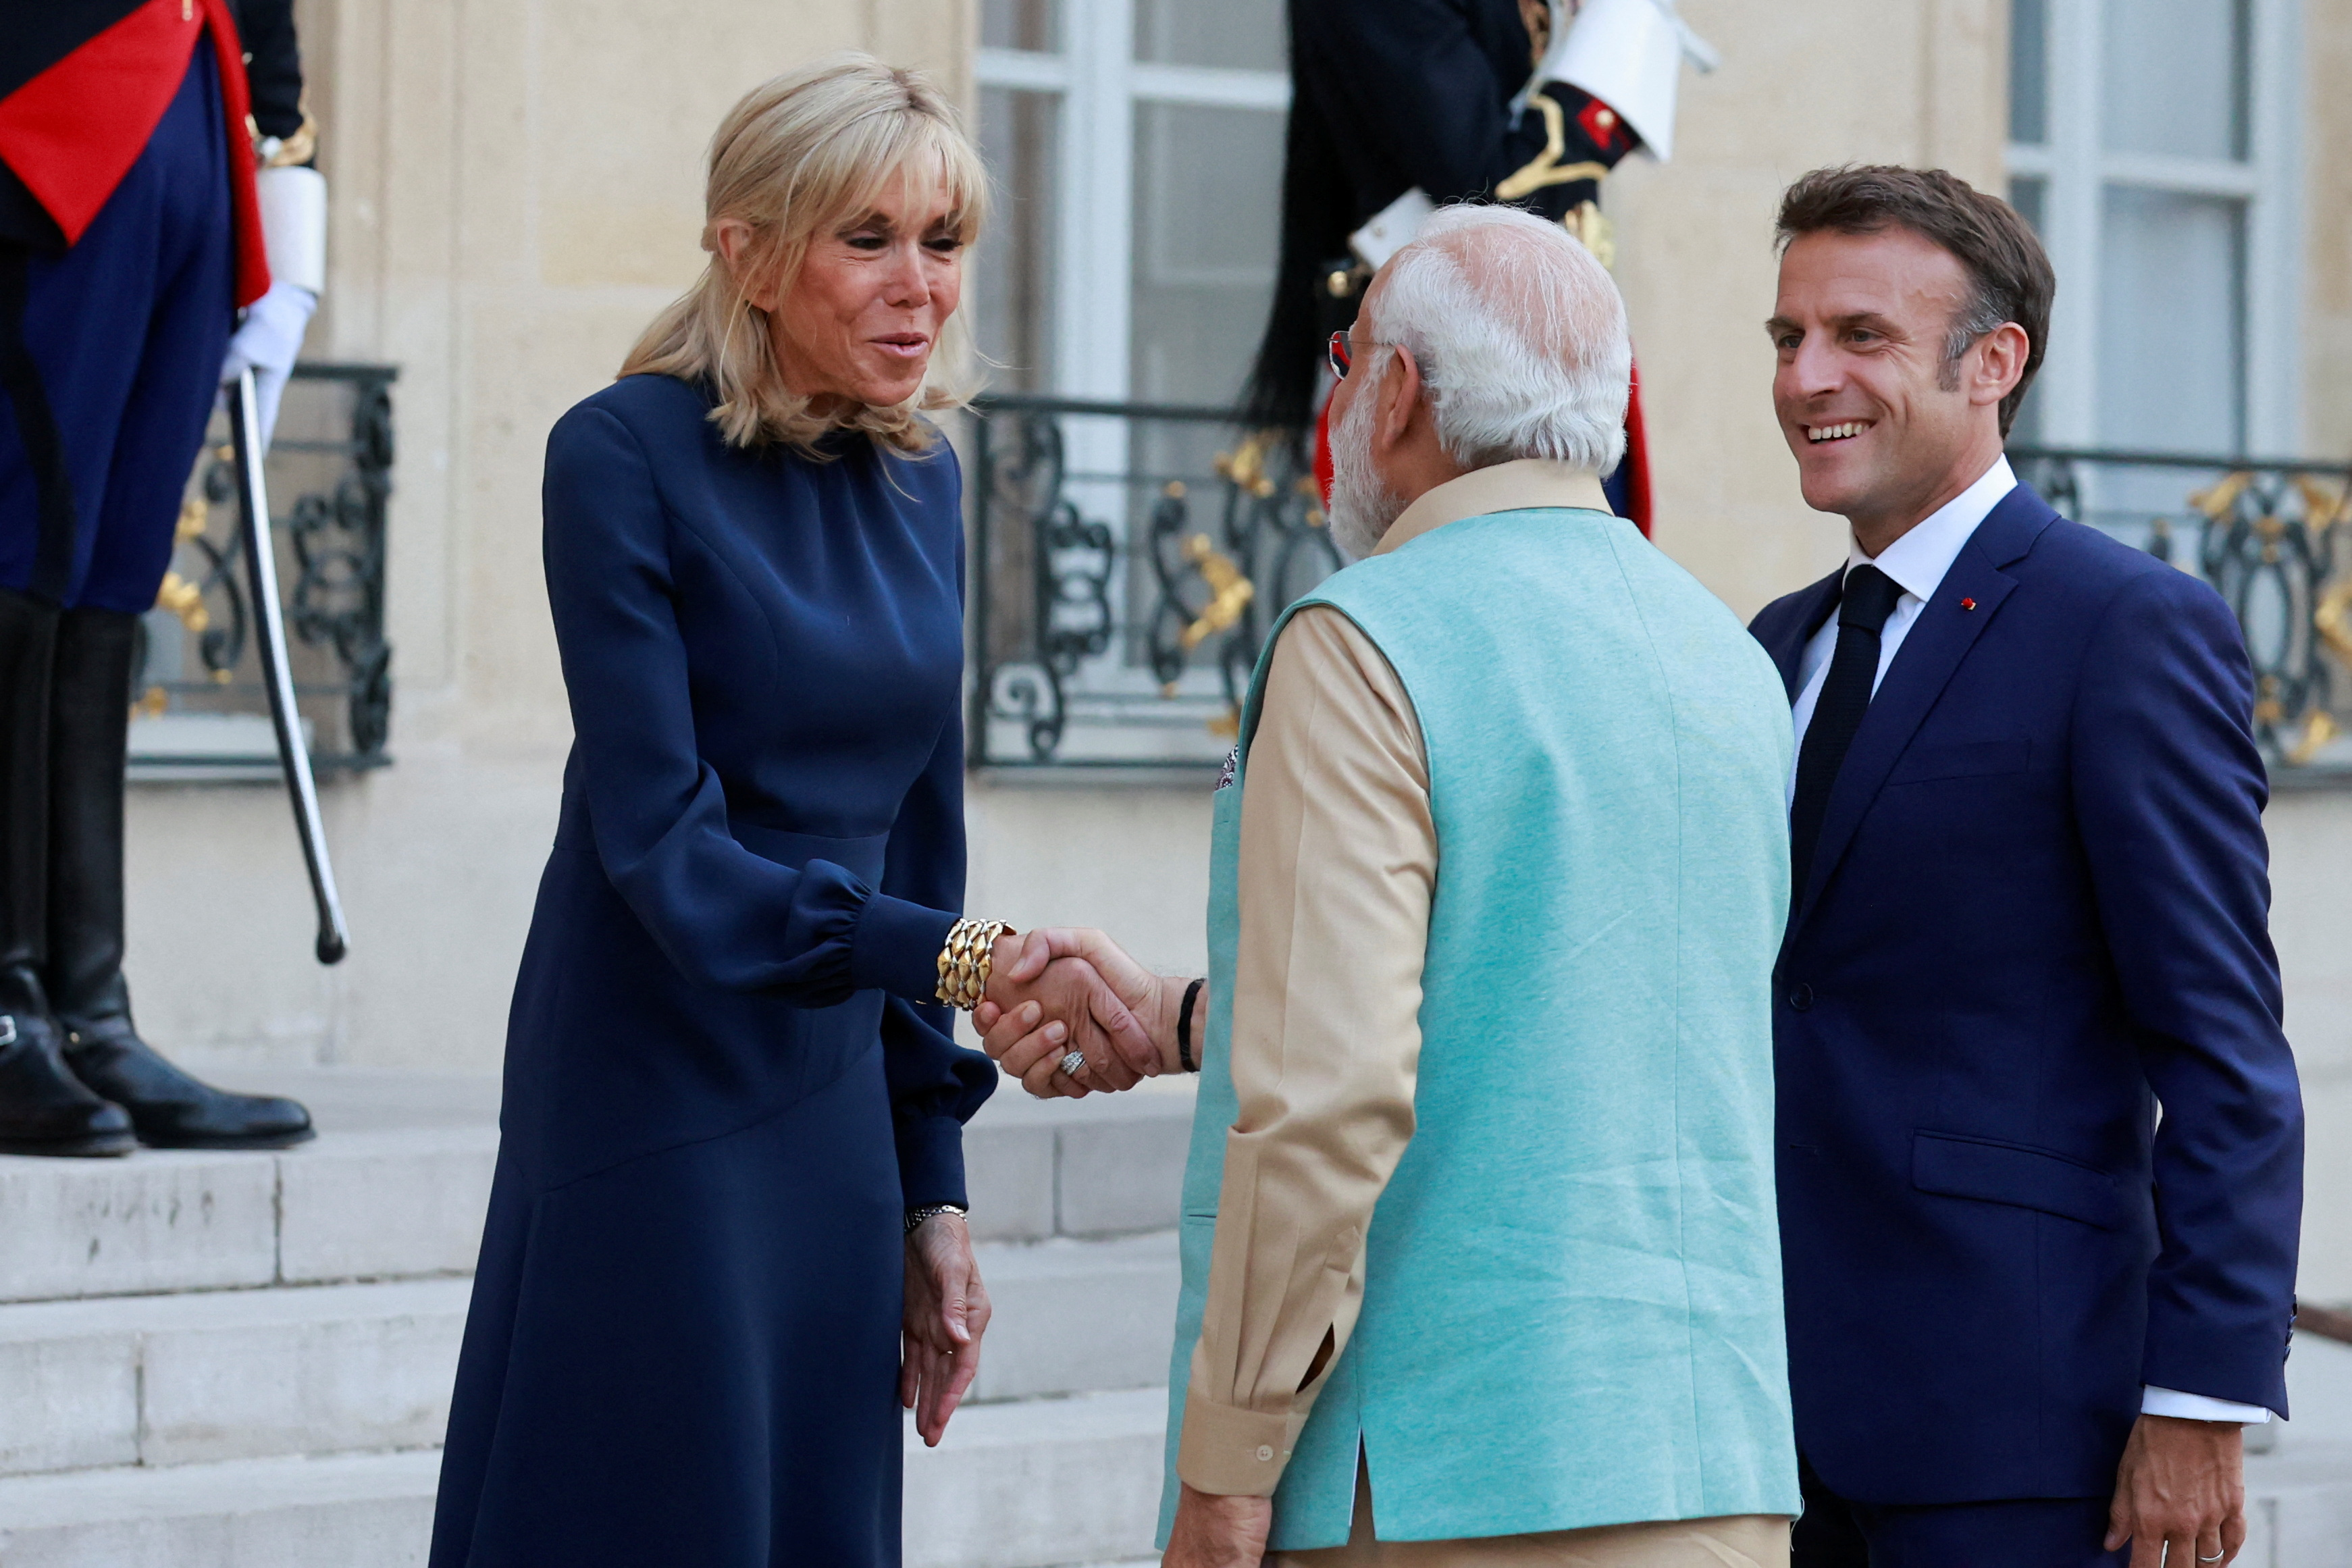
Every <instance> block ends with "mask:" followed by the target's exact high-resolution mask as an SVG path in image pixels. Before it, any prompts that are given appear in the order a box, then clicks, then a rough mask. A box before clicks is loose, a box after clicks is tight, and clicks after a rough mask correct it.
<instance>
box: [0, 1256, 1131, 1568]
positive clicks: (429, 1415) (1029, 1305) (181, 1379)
mask: <svg viewBox="0 0 2352 1568" xmlns="http://www.w3.org/2000/svg"><path fill="white" fill-rule="evenodd" d="M978 1250H979V1254H980V1267H981V1278H982V1279H983V1280H985V1281H986V1282H987V1284H988V1287H989V1293H990V1296H991V1299H992V1301H993V1302H994V1304H995V1316H994V1318H993V1319H992V1324H991V1327H990V1331H989V1334H988V1339H987V1342H986V1344H985V1346H984V1353H983V1354H982V1360H981V1376H980V1380H979V1383H978V1384H977V1385H976V1387H975V1389H974V1393H973V1395H972V1397H973V1398H974V1400H975V1401H993V1400H1005V1399H1026V1398H1033V1397H1036V1396H1039V1395H1045V1394H1079V1393H1087V1392H1094V1391H1099V1390H1108V1389H1122V1388H1141V1387H1146V1386H1149V1385H1150V1384H1160V1383H1164V1382H1166V1381H1167V1377H1168V1342H1169V1333H1170V1327H1171V1324H1172V1323H1173V1321H1174V1319H1175V1302H1176V1243H1175V1237H1173V1235H1172V1234H1162V1235H1159V1236H1144V1237H1126V1238H1122V1239H1118V1240H1113V1241H1093V1242H1080V1241H1069V1240H1061V1241H1051V1242H1045V1243H1042V1244H1038V1245H1034V1246H1024V1245H1004V1244H982V1247H980V1248H979V1249H978ZM470 1288H471V1281H469V1280H467V1279H462V1278H453V1279H417V1280H395V1281H390V1282H383V1283H375V1284H360V1285H328V1286H316V1287H306V1288H299V1289H291V1288H283V1287H281V1288H276V1289H256V1290H209V1291H196V1292H189V1293H184V1294H177V1295H159V1296H120V1297H110V1298H104V1299H99V1300H75V1301H34V1302H18V1303H15V1304H12V1305H7V1306H0V1475H18V1474H28V1473H34V1472H43V1471H57V1470H75V1469H88V1468H99V1467H104V1466H115V1465H132V1464H141V1465H148V1466H173V1465H187V1464H197V1463H205V1462H212V1461H218V1460H227V1459H245V1458H266V1457H269V1456H272V1455H292V1454H329V1453H340V1452H343V1451H347V1450H354V1449H384V1448H410V1447H425V1446H429V1445H432V1444H436V1443H438V1442H439V1441H440V1440H441V1436H442V1433H443V1431H444V1430H445V1429H446V1426H447V1423H448V1412H449V1388H450V1383H451V1379H452V1377H453V1375H454V1373H455V1372H456V1368H457V1346H458V1342H459V1339H460V1337H461V1335H462V1333H463V1331H464V1329H465V1321H466V1307H467V1295H468V1292H469V1290H470ZM12 1568H13V1565H12Z"/></svg>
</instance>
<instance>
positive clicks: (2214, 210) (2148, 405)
mask: <svg viewBox="0 0 2352 1568" xmlns="http://www.w3.org/2000/svg"><path fill="white" fill-rule="evenodd" d="M2244 224H2245V209H2244V206H2243V205H2242V204H2241V203H2239V202H2236V201H2232V200H2230V199H2227V198H2225V197H2219V196H2183V195H2172V194H2171V193H2168V192H2164V191H2140V190H2130V189H2125V188H2120V187H2111V188H2110V189H2109V190H2108V191H2107V193H2106V200H2105V212H2104V213H2103V215H2102V232H2101V234H2100V237H2099V249H2100V257H2099V342H2098V364H2099V415H2098V419H2099V441H2100V444H2101V445H2103V446H2109V447H2132V448H2138V449H2155V450H2159V451H2177V452H2221V453H2230V452H2235V451H2237V450H2238V449H2239V448H2240V447H2242V445H2243V437H2244V425H2243V409H2244V407H2245V347H2244V345H2245V310H2244V304H2243V301H2244V298H2245V238H2244Z"/></svg>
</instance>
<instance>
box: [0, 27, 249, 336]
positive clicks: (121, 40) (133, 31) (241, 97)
mask: <svg viewBox="0 0 2352 1568" xmlns="http://www.w3.org/2000/svg"><path fill="white" fill-rule="evenodd" d="M206 27H210V28H211V29H212V32H213V54H214V57H215V58H216V59H217V60H218V61H219V64H220V79H221V106H222V109H223V110H224V111H225V112H226V118H227V121H228V148H229V160H228V161H229V201H230V205H231V209H232V211H233V212H234V214H235V218H236V302H237V303H238V304H239V305H249V304H251V303H252V302H253V301H254V300H258V299H260V298H261V296H262V295H263V294H265V293H267V292H268V289H269V261H268V256H267V255H266V254H265V252H264V250H263V248H262V241H261V204H260V200H259V198H258V197H257V195H256V194H255V191H254V184H253V174H254V170H253V158H252V155H251V148H252V144H253V143H252V140H251V138H252V132H250V131H249V130H248V129H247V117H248V115H249V112H250V109H251V103H250V95H249V92H248V90H247V85H246V79H245V54H244V50H243V47H241V46H240V45H239V43H238V41H237V36H236V17H235V16H233V15H231V14H230V11H229V7H228V0H147V4H145V5H142V6H140V7H139V8H138V9H137V10H135V11H133V12H131V14H130V15H129V16H125V17H123V18H122V20H121V21H120V22H117V23H115V24H114V26H110V27H109V28H107V29H106V30H105V31H104V32H102V33H100V34H98V35H97V36H96V37H92V38H91V39H90V40H89V42H88V43H85V44H83V45H82V46H81V47H79V48H78V49H76V50H74V51H73V53H71V54H69V55H68V56H66V57H65V58H63V59H61V60H59V61H58V62H57V64H55V65H53V66H51V67H49V68H48V69H47V70H45V71H43V72H41V74H40V75H38V76H37V77H35V78H33V79H31V80H30V81H28V82H26V84H25V85H24V86H22V87H20V88H18V89H16V91H15V92H12V93H10V94H9V95H8V96H7V97H6V98H5V99H0V162H5V163H7V165H8V167H9V168H10V169H12V170H14V171H15V172H16V177H17V178H18V179H19V180H22V181H23V182H24V183H25V188H26V190H27V191H30V192H31V193H32V195H33V199H34V200H36V201H37V202H39V203H40V204H41V205H42V206H43V207H44V208H45V209H46V210H47V212H48V215H49V216H51V217H52V218H55V219H56V220H57V225H58V228H59V229H61V230H63V231H64V234H65V237H66V243H67V244H68V245H72V244H75V243H77V242H78V241H79V240H80V238H81V237H82V235H83V233H84V232H85V231H87V230H88V229H89V226H90V223H91V222H92V220H94V219H95V218H96V217H97V216H98V214H99V209H100V208H101V207H103V206H105V205H106V203H107V198H108V197H110V196H111V195H114V188H115V187H116V186H117V185H119V184H121V183H122V177H123V176H124V175H125V174H129V173H130V172H131V165H132V164H133V163H137V162H138V161H139V154H140V153H142V152H144V151H146V148H147V142H148V139H149V138H150V137H152V136H153V135H154V134H155V127H156V125H157V124H158V123H160V122H161V121H162V120H163V111H164V110H166V109H169V108H170V107H171V104H172V99H173V95H174V94H176V93H177V92H178V91H179V89H180V81H181V79H182V78H184V76H186V74H187V70H188V57H189V56H190V55H191V54H192V53H193V52H194V49H195V47H196V39H197V37H199V36H200V35H201V34H202V33H203V31H204V30H205V28H206Z"/></svg>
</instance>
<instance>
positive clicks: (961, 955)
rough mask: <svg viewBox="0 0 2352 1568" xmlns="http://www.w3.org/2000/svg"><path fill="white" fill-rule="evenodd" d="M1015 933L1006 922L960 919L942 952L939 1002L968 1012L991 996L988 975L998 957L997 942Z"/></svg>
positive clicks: (941, 949) (950, 930)
mask: <svg viewBox="0 0 2352 1568" xmlns="http://www.w3.org/2000/svg"><path fill="white" fill-rule="evenodd" d="M1012 934H1013V928H1012V927H1011V926H1009V925H1006V924H1005V923H1004V922H1003V921H975V920H969V919H967V920H960V921H956V923H955V924H954V925H953V926H951V927H950V928H949V930H948V940H947V945H946V946H944V947H942V948H940V990H939V999H940V1001H942V1002H944V1003H946V1004H947V1005H949V1006H950V1007H956V1008H961V1010H962V1011H964V1012H966V1013H969V1012H971V1010H972V1009H973V1008H974V1007H977V1006H979V1005H980V1001H981V998H982V997H983V996H985V995H987V994H988V972H989V967H990V965H991V964H992V963H993V962H994V961H995V957H996V939H997V938H998V937H1000V936H1010V935H1012Z"/></svg>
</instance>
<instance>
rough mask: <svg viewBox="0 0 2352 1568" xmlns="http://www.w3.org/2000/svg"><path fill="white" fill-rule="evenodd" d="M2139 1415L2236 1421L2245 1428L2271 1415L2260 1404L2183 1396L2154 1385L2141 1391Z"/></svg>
mask: <svg viewBox="0 0 2352 1568" xmlns="http://www.w3.org/2000/svg"><path fill="white" fill-rule="evenodd" d="M2139 1413H2140V1414H2141V1415H2170V1416H2174V1417H2176V1418H2178V1419H2179V1420H2182V1421H2236V1422H2240V1423H2242V1424H2243V1425H2245V1426H2261V1425H2263V1423H2264V1422H2266V1421H2268V1420H2269V1419H2270V1418H2271V1413H2270V1412H2269V1411H2267V1410H2265V1409H2263V1407H2262V1406H2261V1405H2240V1404H2238V1403H2236V1402H2235V1401H2233V1400H2228V1399H2215V1398H2213V1397H2212V1396H2211V1395H2210V1394H2183V1393H2182V1392H2180V1390H2179V1389H2177V1388H2158V1387H2157V1386H2156V1385H2155V1384H2148V1385H2147V1386H2146V1387H2143V1388H2142V1389H2141V1390H2140V1396H2139Z"/></svg>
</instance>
